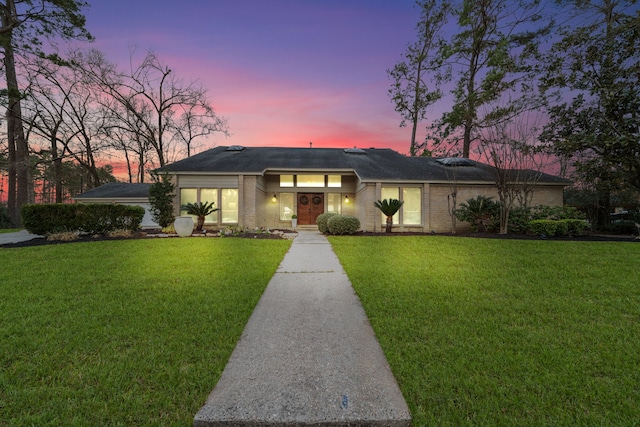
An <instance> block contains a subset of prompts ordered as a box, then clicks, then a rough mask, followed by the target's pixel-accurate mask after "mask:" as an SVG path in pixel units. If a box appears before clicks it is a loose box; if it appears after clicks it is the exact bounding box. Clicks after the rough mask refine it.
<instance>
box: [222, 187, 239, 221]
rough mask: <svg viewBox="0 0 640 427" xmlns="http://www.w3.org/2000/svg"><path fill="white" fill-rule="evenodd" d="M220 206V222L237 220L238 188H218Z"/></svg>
mask: <svg viewBox="0 0 640 427" xmlns="http://www.w3.org/2000/svg"><path fill="white" fill-rule="evenodd" d="M220 208H221V211H222V222H223V223H225V224H227V223H237V222H238V189H237V188H223V189H221V190H220Z"/></svg>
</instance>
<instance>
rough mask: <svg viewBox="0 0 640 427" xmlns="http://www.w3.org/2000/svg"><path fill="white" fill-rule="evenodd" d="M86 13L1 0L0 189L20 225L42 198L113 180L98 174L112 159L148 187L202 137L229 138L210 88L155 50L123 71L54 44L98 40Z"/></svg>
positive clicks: (68, 5) (42, 0) (30, 0)
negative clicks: (1, 129)
mask: <svg viewBox="0 0 640 427" xmlns="http://www.w3.org/2000/svg"><path fill="white" fill-rule="evenodd" d="M87 6H88V3H87V2H84V1H80V0H67V1H64V2H60V1H55V0H0V19H1V23H0V24H1V27H0V49H1V50H2V54H3V66H4V67H3V70H2V71H3V72H4V76H5V79H6V89H4V90H2V92H1V93H0V95H1V97H0V100H1V101H2V103H3V105H4V106H5V107H6V111H7V113H6V124H7V126H6V135H4V137H3V138H2V139H1V140H0V179H1V180H2V181H1V182H0V191H2V189H3V188H5V185H4V184H5V180H6V188H7V194H6V200H7V211H8V214H9V216H10V218H11V219H12V221H13V223H14V224H19V222H20V218H19V212H20V208H21V206H23V205H25V204H27V203H32V202H34V200H36V199H37V200H38V201H42V202H56V203H60V202H62V201H65V200H69V198H70V197H71V196H73V195H76V194H78V193H81V192H83V191H86V190H87V189H90V188H94V187H97V186H99V185H101V184H103V183H105V182H109V181H115V178H114V177H113V168H112V167H111V166H101V165H104V164H105V161H106V160H107V159H118V160H119V159H123V162H124V166H125V168H126V171H127V173H128V179H129V181H130V182H144V180H145V179H146V177H147V176H148V172H149V170H150V169H153V168H156V167H159V166H163V165H165V164H166V163H168V162H171V161H174V160H177V159H179V158H183V157H185V156H189V155H191V154H192V153H193V152H194V150H196V149H197V148H198V147H199V144H200V142H201V140H202V137H205V136H207V135H210V134H212V133H214V132H221V133H225V134H226V133H227V123H226V121H225V119H224V118H222V117H220V116H218V115H217V114H216V113H215V111H214V110H213V108H212V106H211V101H210V99H209V96H208V93H207V90H206V88H204V87H203V86H202V85H201V84H199V83H198V82H194V81H186V80H184V79H182V78H180V77H179V76H177V75H176V73H175V72H173V71H172V69H171V68H170V67H169V66H168V65H167V64H164V63H163V62H162V61H161V59H160V58H159V57H158V56H157V55H156V54H155V53H154V52H147V53H145V54H142V55H141V54H139V53H138V52H136V51H135V50H132V51H131V52H130V62H129V64H126V66H124V67H120V66H118V65H116V64H114V63H112V62H110V61H109V60H108V59H107V58H106V57H105V56H104V54H103V53H102V52H100V51H98V50H95V49H87V50H82V49H75V50H71V51H69V52H65V53H64V55H62V54H61V53H60V52H58V51H57V49H56V48H55V43H54V42H55V40H60V39H63V40H64V39H67V40H85V41H90V40H92V39H93V37H92V36H91V34H90V33H89V32H88V31H87V29H86V28H85V17H84V15H83V14H82V13H81V11H82V9H84V8H86V7H87ZM5 171H6V174H5V173H3V172H5ZM0 196H3V195H2V194H0ZM1 199H4V197H0V200H1Z"/></svg>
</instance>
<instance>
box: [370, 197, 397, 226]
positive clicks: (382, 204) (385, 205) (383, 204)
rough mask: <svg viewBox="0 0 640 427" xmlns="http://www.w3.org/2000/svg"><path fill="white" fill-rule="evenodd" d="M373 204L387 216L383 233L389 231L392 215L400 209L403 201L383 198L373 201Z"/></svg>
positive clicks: (391, 224)
mask: <svg viewBox="0 0 640 427" xmlns="http://www.w3.org/2000/svg"><path fill="white" fill-rule="evenodd" d="M373 204H374V205H375V207H376V208H378V209H380V211H381V212H382V213H383V214H385V215H386V216H387V228H386V229H385V233H391V227H392V226H393V216H394V215H395V214H396V213H397V212H398V211H399V210H400V208H401V207H402V205H403V204H404V202H401V201H400V200H398V199H384V200H378V201H376V202H373Z"/></svg>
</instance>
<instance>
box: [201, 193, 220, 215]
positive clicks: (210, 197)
mask: <svg viewBox="0 0 640 427" xmlns="http://www.w3.org/2000/svg"><path fill="white" fill-rule="evenodd" d="M200 202H202V203H205V202H207V203H211V202H213V203H215V204H214V205H213V207H214V209H215V208H219V207H220V206H218V189H217V188H201V189H200ZM204 222H205V223H212V222H213V223H217V222H218V211H215V212H214V213H212V214H210V215H207V216H205V217H204Z"/></svg>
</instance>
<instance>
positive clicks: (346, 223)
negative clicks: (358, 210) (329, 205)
mask: <svg viewBox="0 0 640 427" xmlns="http://www.w3.org/2000/svg"><path fill="white" fill-rule="evenodd" d="M316 224H317V225H318V230H319V231H320V232H321V233H323V234H353V233H355V232H356V231H358V230H359V229H360V220H359V219H358V218H356V217H355V216H352V215H339V214H336V213H334V212H327V213H323V214H320V215H318V218H317V219H316Z"/></svg>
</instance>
